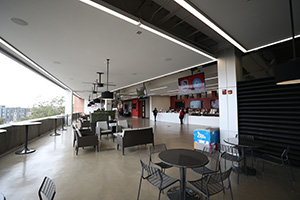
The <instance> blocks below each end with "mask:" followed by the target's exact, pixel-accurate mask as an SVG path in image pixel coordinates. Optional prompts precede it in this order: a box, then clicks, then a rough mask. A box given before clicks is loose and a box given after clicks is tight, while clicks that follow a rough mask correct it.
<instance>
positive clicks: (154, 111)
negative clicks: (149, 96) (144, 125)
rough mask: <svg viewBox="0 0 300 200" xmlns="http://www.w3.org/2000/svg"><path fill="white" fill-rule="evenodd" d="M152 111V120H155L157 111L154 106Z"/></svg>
mask: <svg viewBox="0 0 300 200" xmlns="http://www.w3.org/2000/svg"><path fill="white" fill-rule="evenodd" d="M152 112H153V115H154V120H155V121H156V116H157V113H158V111H157V109H156V108H154V110H153V111H152Z"/></svg>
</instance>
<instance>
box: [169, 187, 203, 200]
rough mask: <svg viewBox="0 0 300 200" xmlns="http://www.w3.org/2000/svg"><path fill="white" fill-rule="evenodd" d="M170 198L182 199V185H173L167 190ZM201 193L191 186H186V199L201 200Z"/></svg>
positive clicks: (172, 199) (171, 199)
mask: <svg viewBox="0 0 300 200" xmlns="http://www.w3.org/2000/svg"><path fill="white" fill-rule="evenodd" d="M167 197H168V199H169V200H181V199H180V187H179V186H177V187H172V188H171V189H169V190H168V192H167ZM199 199H200V195H199V194H198V193H197V192H195V191H194V190H192V189H190V188H185V200H199Z"/></svg>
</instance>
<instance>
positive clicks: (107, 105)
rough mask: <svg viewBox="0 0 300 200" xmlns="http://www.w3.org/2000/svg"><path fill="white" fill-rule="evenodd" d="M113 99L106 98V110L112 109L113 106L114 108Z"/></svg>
mask: <svg viewBox="0 0 300 200" xmlns="http://www.w3.org/2000/svg"><path fill="white" fill-rule="evenodd" d="M111 104H112V100H106V99H105V104H104V109H105V110H111V108H112V105H111Z"/></svg>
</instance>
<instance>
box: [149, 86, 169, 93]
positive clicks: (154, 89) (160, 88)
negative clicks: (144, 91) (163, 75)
mask: <svg viewBox="0 0 300 200" xmlns="http://www.w3.org/2000/svg"><path fill="white" fill-rule="evenodd" d="M166 88H168V86H163V87H158V88H153V89H150V92H153V91H157V90H163V89H166Z"/></svg>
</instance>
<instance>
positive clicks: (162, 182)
mask: <svg viewBox="0 0 300 200" xmlns="http://www.w3.org/2000/svg"><path fill="white" fill-rule="evenodd" d="M140 161H141V165H142V173H141V179H140V184H139V191H138V196H137V200H139V198H140V191H141V186H142V180H143V179H145V180H147V181H148V182H149V183H151V184H152V185H153V186H154V187H156V188H158V189H159V194H158V199H160V194H161V192H162V190H164V189H165V188H167V187H169V186H170V185H173V184H174V183H176V182H177V181H179V180H178V179H176V178H172V177H170V176H168V175H166V174H165V173H164V172H163V171H161V170H160V169H158V168H156V167H152V166H150V165H147V164H145V163H144V162H143V161H142V160H140ZM145 172H146V173H145Z"/></svg>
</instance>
